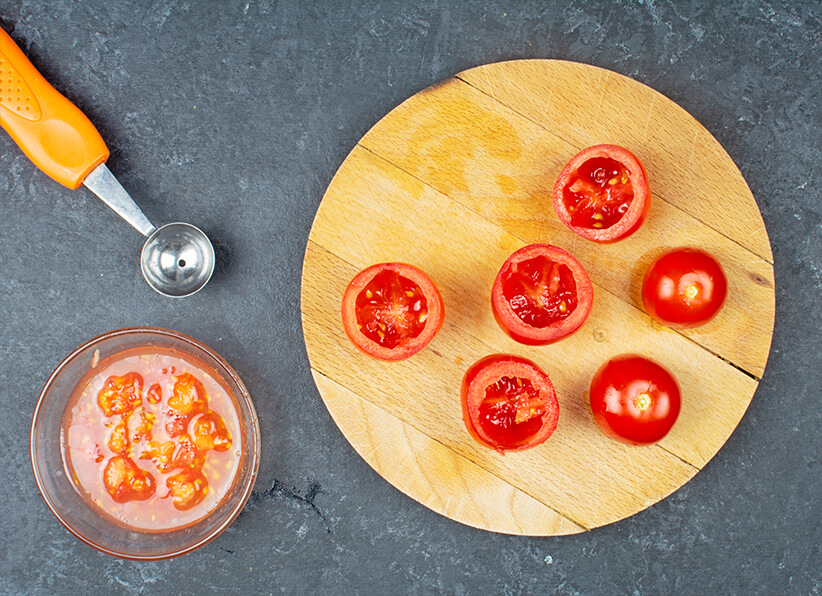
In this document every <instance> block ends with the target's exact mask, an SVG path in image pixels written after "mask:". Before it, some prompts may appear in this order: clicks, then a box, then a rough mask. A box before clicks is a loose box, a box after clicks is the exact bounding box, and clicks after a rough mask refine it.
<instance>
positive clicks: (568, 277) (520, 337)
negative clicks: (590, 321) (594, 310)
mask: <svg viewBox="0 0 822 596" xmlns="http://www.w3.org/2000/svg"><path fill="white" fill-rule="evenodd" d="M593 299H594V294H593V287H592V285H591V279H590V278H589V277H588V274H587V273H586V272H585V269H584V268H583V267H582V265H581V264H580V263H579V261H577V260H576V259H575V258H574V257H573V256H571V255H570V254H569V253H567V252H565V251H564V250H562V249H561V248H558V247H556V246H551V245H550V244H531V245H529V246H524V247H523V248H520V249H519V250H518V251H516V252H514V253H513V254H512V255H511V256H510V257H508V260H506V261H505V263H503V265H502V267H501V268H500V270H499V273H498V274H497V278H496V279H495V280H494V286H493V288H492V290H491V308H492V310H493V312H494V318H495V319H496V320H497V323H498V324H499V326H500V327H501V328H502V330H503V331H505V333H507V334H508V335H510V336H511V337H512V338H514V339H515V340H517V341H518V342H520V343H524V344H530V345H542V344H548V343H552V342H555V341H557V340H559V339H562V338H563V337H565V336H567V335H570V334H571V333H573V332H574V331H576V330H577V329H579V328H580V327H581V326H582V324H583V323H584V322H585V319H587V318H588V313H590V312H591V304H592V303H593Z"/></svg>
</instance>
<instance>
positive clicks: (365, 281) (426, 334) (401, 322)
mask: <svg viewBox="0 0 822 596" xmlns="http://www.w3.org/2000/svg"><path fill="white" fill-rule="evenodd" d="M444 318H445V308H444V306H443V303H442V296H440V293H439V290H437V286H436V285H434V282H433V281H431V279H430V278H429V277H428V276H427V275H426V274H425V273H423V272H422V271H420V270H419V269H417V268H416V267H413V266H412V265H406V264H404V263H380V264H377V265H372V266H371V267H368V268H367V269H364V270H363V271H360V272H359V273H358V274H357V275H356V277H354V279H353V280H351V283H350V284H348V288H347V289H346V290H345V294H344V295H343V300H342V319H343V326H344V327H345V332H346V333H347V334H348V337H349V338H350V339H351V341H352V342H353V343H354V345H355V346H357V347H358V348H359V349H360V350H362V351H363V352H365V353H366V354H368V355H369V356H373V357H375V358H380V359H381V360H402V359H404V358H408V357H409V356H412V355H414V354H416V353H417V352H419V351H420V350H422V349H423V348H424V347H425V346H426V345H428V343H429V342H430V341H431V340H432V339H433V338H434V336H435V335H436V334H437V332H438V331H439V330H440V327H442V322H443V320H444Z"/></svg>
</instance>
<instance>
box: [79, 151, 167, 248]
mask: <svg viewBox="0 0 822 596" xmlns="http://www.w3.org/2000/svg"><path fill="white" fill-rule="evenodd" d="M83 185H84V186H85V187H86V188H88V189H89V190H90V191H91V192H93V193H94V194H96V195H97V196H98V197H99V198H100V200H101V201H103V202H104V203H105V204H106V205H108V206H109V207H111V208H112V209H114V211H116V212H117V215H119V216H120V217H122V218H123V219H124V220H126V221H127V222H128V223H130V224H131V225H132V226H133V227H134V229H135V230H137V231H138V232H140V233H141V234H142V235H143V236H146V237H148V236H151V235H152V234H153V233H154V231H155V230H156V229H157V228H155V227H154V226H153V225H152V223H151V222H150V221H149V220H148V218H147V217H146V216H145V214H144V213H143V211H142V209H140V207H138V206H137V203H135V202H134V199H132V198H131V195H129V194H128V192H127V191H126V189H125V188H123V186H122V185H121V184H120V182H119V181H118V180H117V178H115V177H114V174H112V173H111V170H109V169H108V167H107V166H106V164H104V163H101V164H100V165H99V166H97V167H96V168H94V169H93V170H92V171H91V174H89V175H88V176H87V177H86V179H85V180H83Z"/></svg>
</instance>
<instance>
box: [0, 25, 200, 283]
mask: <svg viewBox="0 0 822 596" xmlns="http://www.w3.org/2000/svg"><path fill="white" fill-rule="evenodd" d="M0 125H2V126H3V128H4V129H6V131H7V132H8V133H9V134H10V135H11V137H12V138H13V139H14V141H15V142H16V143H17V144H18V145H19V146H20V148H21V149H22V150H23V152H24V153H25V154H26V155H27V156H28V157H29V159H31V161H33V162H34V164H35V165H36V166H37V167H39V168H40V169H41V170H43V172H45V173H46V174H48V175H49V176H51V177H52V178H54V179H55V180H56V181H57V182H59V183H60V184H62V185H64V186H67V187H69V188H72V189H74V188H78V187H79V186H80V185H81V184H83V185H85V186H86V187H87V188H89V189H90V190H91V191H92V192H93V193H94V194H96V195H97V196H98V197H100V198H101V199H102V200H103V201H104V202H105V203H106V204H107V205H108V206H109V207H111V208H112V209H114V210H115V211H116V212H117V213H118V214H119V215H120V216H121V217H122V218H123V219H125V220H126V221H127V222H128V223H130V224H131V225H132V226H134V228H135V229H136V230H137V231H138V232H140V233H141V234H143V235H144V236H147V237H148V240H146V243H145V245H144V246H143V252H142V255H141V258H140V268H141V269H142V271H143V277H144V278H145V279H146V281H147V282H148V284H149V285H150V286H151V287H152V288H153V289H155V290H157V291H158V292H159V293H160V294H163V295H164V296H172V297H175V298H179V297H182V296H189V295H191V294H193V293H195V292H197V291H198V290H200V289H201V288H202V287H203V286H204V285H205V284H206V282H208V280H209V279H210V278H211V274H212V273H213V272H214V260H215V259H214V247H213V246H212V245H211V242H210V241H209V239H208V237H207V236H206V235H205V234H204V233H203V232H202V231H200V230H199V229H198V228H195V227H194V226H192V225H190V224H185V223H170V224H166V225H164V226H162V227H161V228H155V227H154V226H153V225H152V223H151V222H150V221H149V220H148V218H147V217H146V216H145V214H144V213H143V212H142V211H141V210H140V208H139V207H138V206H137V204H136V203H135V202H134V200H133V199H132V198H131V197H130V196H129V194H128V193H127V192H126V190H125V189H124V188H123V187H122V186H121V185H120V183H119V182H118V181H117V179H116V178H115V177H114V175H113V174H112V173H111V172H110V171H109V169H108V168H107V167H106V165H105V161H106V160H107V159H108V156H109V151H108V148H107V147H106V144H105V142H104V141H103V138H102V137H101V136H100V133H99V132H97V129H96V128H94V125H93V124H92V123H91V121H89V119H88V118H86V116H85V114H83V113H82V112H81V111H80V110H79V109H77V107H76V106H75V105H74V104H72V103H71V102H70V101H69V100H67V99H66V98H65V97H63V96H62V95H61V94H60V93H59V92H58V91H57V90H55V89H54V87H52V86H51V85H49V84H48V83H47V82H46V80H45V79H44V78H43V77H42V75H41V74H40V73H39V72H38V71H37V69H36V68H34V66H33V65H32V64H31V62H29V60H28V58H26V56H25V54H23V52H22V51H20V48H18V47H17V44H16V43H14V40H12V38H11V37H9V36H8V34H7V33H6V32H5V31H3V30H2V29H0Z"/></svg>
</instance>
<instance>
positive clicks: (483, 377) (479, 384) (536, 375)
mask: <svg viewBox="0 0 822 596" xmlns="http://www.w3.org/2000/svg"><path fill="white" fill-rule="evenodd" d="M461 394H462V410H463V421H464V422H465V427H466V429H467V430H468V432H469V433H470V434H471V436H472V437H474V439H476V440H477V441H478V442H479V443H480V444H482V445H485V446H486V447H490V448H492V449H495V450H496V451H498V452H500V453H505V452H506V451H519V450H522V449H528V448H530V447H535V446H536V445H539V444H541V443H543V442H544V441H545V440H546V439H547V438H548V437H550V436H551V434H552V433H553V432H554V430H555V429H556V426H557V420H558V418H559V403H558V402H557V398H556V392H555V391H554V386H553V385H552V384H551V380H550V378H548V375H546V374H545V373H544V372H543V371H542V370H541V369H540V368H539V367H538V366H537V365H536V364H534V363H533V362H531V361H530V360H526V359H525V358H520V357H518V356H511V355H508V354H495V355H492V356H487V357H485V358H483V359H481V360H479V361H478V362H477V363H475V364H474V365H473V366H471V368H469V369H468V371H467V372H466V373H465V377H464V378H463V381H462V392H461Z"/></svg>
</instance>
